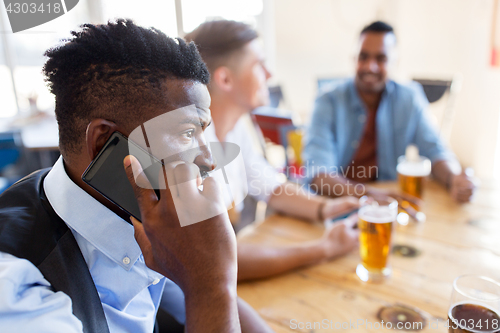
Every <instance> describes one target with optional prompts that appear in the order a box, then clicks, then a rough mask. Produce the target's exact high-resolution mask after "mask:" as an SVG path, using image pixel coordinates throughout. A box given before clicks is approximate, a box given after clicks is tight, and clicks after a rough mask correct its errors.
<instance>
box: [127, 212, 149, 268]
mask: <svg viewBox="0 0 500 333" xmlns="http://www.w3.org/2000/svg"><path fill="white" fill-rule="evenodd" d="M130 220H131V221H132V224H133V225H134V237H135V240H136V241H137V244H139V247H140V248H141V251H142V254H143V256H144V258H147V256H148V255H149V254H151V242H150V241H149V238H148V236H147V235H146V231H144V226H143V225H142V223H141V222H139V221H137V220H136V219H135V218H134V217H132V216H131V217H130Z"/></svg>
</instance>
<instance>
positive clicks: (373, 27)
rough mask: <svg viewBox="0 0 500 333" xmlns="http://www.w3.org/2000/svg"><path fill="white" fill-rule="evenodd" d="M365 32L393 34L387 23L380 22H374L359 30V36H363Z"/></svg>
mask: <svg viewBox="0 0 500 333" xmlns="http://www.w3.org/2000/svg"><path fill="white" fill-rule="evenodd" d="M367 32H380V33H384V32H391V33H394V29H393V28H392V27H391V26H390V25H389V24H387V23H385V22H382V21H375V22H373V23H371V24H369V25H367V26H366V27H364V28H363V30H361V33H360V35H362V34H365V33H367Z"/></svg>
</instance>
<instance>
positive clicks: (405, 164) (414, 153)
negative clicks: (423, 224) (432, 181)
mask: <svg viewBox="0 0 500 333" xmlns="http://www.w3.org/2000/svg"><path fill="white" fill-rule="evenodd" d="M397 172H398V179H399V187H400V189H401V191H402V192H403V193H405V194H409V195H412V196H414V197H417V198H419V199H422V196H423V193H424V186H425V181H426V178H427V176H429V175H430V173H431V161H430V160H429V159H428V158H425V157H423V156H420V155H419V154H418V148H417V146H415V145H409V146H408V147H406V154H405V155H404V156H400V157H399V158H398V166H397ZM408 204H409V203H408ZM412 206H413V208H415V209H416V210H418V211H420V210H421V207H416V206H415V205H412ZM403 208H405V207H403Z"/></svg>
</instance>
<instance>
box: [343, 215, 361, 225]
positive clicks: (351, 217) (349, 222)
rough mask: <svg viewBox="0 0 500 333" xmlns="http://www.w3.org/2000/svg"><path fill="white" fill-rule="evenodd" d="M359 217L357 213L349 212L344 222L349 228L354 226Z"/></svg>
mask: <svg viewBox="0 0 500 333" xmlns="http://www.w3.org/2000/svg"><path fill="white" fill-rule="evenodd" d="M358 220H359V217H358V214H357V213H354V214H351V215H349V216H348V217H346V218H345V220H344V223H345V225H346V226H347V227H349V228H354V226H356V224H357V223H358Z"/></svg>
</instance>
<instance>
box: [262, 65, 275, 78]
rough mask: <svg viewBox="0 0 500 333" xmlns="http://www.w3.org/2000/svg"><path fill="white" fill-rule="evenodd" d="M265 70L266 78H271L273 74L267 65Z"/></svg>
mask: <svg viewBox="0 0 500 333" xmlns="http://www.w3.org/2000/svg"><path fill="white" fill-rule="evenodd" d="M264 72H265V73H266V80H269V79H270V78H271V77H272V76H273V74H272V73H271V71H270V70H269V68H268V67H267V66H266V65H264Z"/></svg>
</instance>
